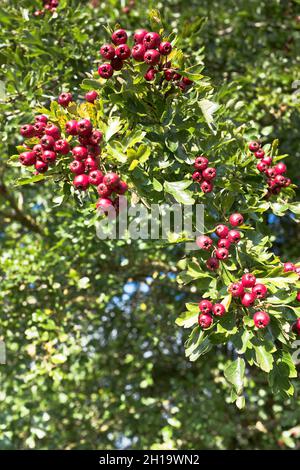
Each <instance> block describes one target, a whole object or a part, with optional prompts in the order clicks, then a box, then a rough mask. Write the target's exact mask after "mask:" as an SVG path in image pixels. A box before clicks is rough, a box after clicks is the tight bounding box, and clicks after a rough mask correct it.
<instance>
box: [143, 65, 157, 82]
mask: <svg viewBox="0 0 300 470" xmlns="http://www.w3.org/2000/svg"><path fill="white" fill-rule="evenodd" d="M156 74H157V70H156V69H155V68H154V67H150V68H149V69H148V70H147V72H146V73H145V75H144V79H145V80H147V82H152V81H153V80H154V79H155V75H156Z"/></svg>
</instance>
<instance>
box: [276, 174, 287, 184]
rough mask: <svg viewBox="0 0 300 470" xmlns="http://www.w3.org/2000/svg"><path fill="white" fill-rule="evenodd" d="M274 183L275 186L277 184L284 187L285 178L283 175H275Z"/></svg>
mask: <svg viewBox="0 0 300 470" xmlns="http://www.w3.org/2000/svg"><path fill="white" fill-rule="evenodd" d="M274 181H275V183H276V184H278V186H284V185H285V177H284V176H283V175H276V176H275V178H274Z"/></svg>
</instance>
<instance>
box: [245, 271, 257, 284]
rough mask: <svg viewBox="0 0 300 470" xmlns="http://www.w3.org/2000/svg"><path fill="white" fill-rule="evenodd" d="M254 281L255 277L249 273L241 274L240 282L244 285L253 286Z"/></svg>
mask: <svg viewBox="0 0 300 470" xmlns="http://www.w3.org/2000/svg"><path fill="white" fill-rule="evenodd" d="M255 283H256V277H255V276H254V275H253V274H251V273H246V274H244V275H243V276H242V284H243V286H244V287H253V286H255Z"/></svg>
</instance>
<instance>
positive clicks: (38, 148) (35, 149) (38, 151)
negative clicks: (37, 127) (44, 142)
mask: <svg viewBox="0 0 300 470" xmlns="http://www.w3.org/2000/svg"><path fill="white" fill-rule="evenodd" d="M32 151H33V152H35V154H36V156H37V157H41V156H42V154H43V153H44V149H43V147H42V146H41V144H36V145H34V146H33V148H32Z"/></svg>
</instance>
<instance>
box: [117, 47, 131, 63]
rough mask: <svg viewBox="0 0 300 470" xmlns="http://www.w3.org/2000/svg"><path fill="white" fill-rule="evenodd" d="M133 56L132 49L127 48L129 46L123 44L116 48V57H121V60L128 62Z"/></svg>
mask: <svg viewBox="0 0 300 470" xmlns="http://www.w3.org/2000/svg"><path fill="white" fill-rule="evenodd" d="M130 55H131V49H130V47H128V46H127V44H121V46H118V47H117V48H116V56H117V57H119V59H121V60H126V59H128V58H129V57H130Z"/></svg>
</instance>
